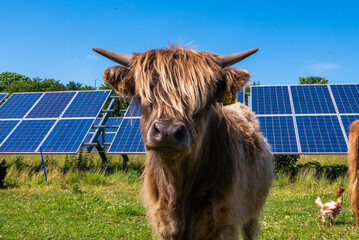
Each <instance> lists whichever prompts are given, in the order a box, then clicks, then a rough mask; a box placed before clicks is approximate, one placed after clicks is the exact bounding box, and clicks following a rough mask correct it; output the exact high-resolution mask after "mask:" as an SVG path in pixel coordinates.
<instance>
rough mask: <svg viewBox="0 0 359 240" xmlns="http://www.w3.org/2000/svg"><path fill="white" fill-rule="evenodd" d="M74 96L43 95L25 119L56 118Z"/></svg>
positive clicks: (72, 93) (65, 93) (59, 93)
mask: <svg viewBox="0 0 359 240" xmlns="http://www.w3.org/2000/svg"><path fill="white" fill-rule="evenodd" d="M75 94H76V93H75V92H49V93H45V95H44V96H43V97H42V98H41V100H40V101H39V102H38V103H37V104H36V106H35V107H34V108H33V109H32V110H31V112H30V113H29V114H28V115H27V116H26V118H58V117H60V115H61V114H62V112H63V111H64V109H65V108H66V106H67V105H68V104H69V103H70V101H71V99H72V98H73V97H74V95H75Z"/></svg>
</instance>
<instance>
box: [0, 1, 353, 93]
mask: <svg viewBox="0 0 359 240" xmlns="http://www.w3.org/2000/svg"><path fill="white" fill-rule="evenodd" d="M358 9H359V2H358V1H330V0H329V1H313V0H312V1H305V0H304V1H255V0H252V1H239V0H238V1H215V2H211V1H196V2H192V1H133V2H132V1H108V0H103V1H94V0H92V1H58V0H52V1H26V0H25V1H17V0H13V1H1V3H0V23H1V28H0V30H1V34H0V72H3V71H10V72H17V73H21V74H24V75H26V76H29V77H31V78H32V77H37V76H38V77H40V78H54V79H57V80H60V81H61V82H62V83H64V84H66V83H68V82H69V81H76V82H80V83H83V84H86V85H92V86H94V84H95V79H97V86H99V84H100V83H101V82H102V73H103V71H104V70H105V69H106V68H107V67H110V66H113V65H115V63H113V62H111V61H110V60H107V59H105V58H104V57H102V56H99V55H97V54H96V53H95V52H93V51H92V49H91V48H92V47H100V48H105V49H109V50H113V51H117V52H122V53H133V52H142V51H145V50H149V49H152V48H164V47H167V43H168V42H173V43H178V42H179V43H183V44H187V43H191V46H192V47H194V48H195V49H197V50H204V51H209V52H214V53H217V54H231V53H235V52H239V51H243V50H246V49H249V48H259V51H258V52H257V53H256V54H255V55H253V56H251V57H250V58H248V59H246V60H244V61H242V62H240V63H238V64H236V65H234V66H235V67H241V68H245V69H247V70H248V71H250V72H251V73H252V80H253V81H260V83H261V85H279V84H297V83H298V77H299V76H321V77H325V78H327V79H328V80H329V83H359V20H358V15H357V14H358V13H357V10H358Z"/></svg>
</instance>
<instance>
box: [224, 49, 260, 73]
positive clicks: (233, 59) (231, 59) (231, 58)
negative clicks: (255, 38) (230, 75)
mask: <svg viewBox="0 0 359 240" xmlns="http://www.w3.org/2000/svg"><path fill="white" fill-rule="evenodd" d="M257 51H258V48H252V49H249V50H246V51H243V52H239V53H235V54H230V55H220V56H218V58H219V59H220V60H221V65H222V68H225V67H229V66H231V65H233V64H235V63H237V62H239V61H242V60H243V59H245V58H247V57H249V56H250V55H252V54H253V53H255V52H257Z"/></svg>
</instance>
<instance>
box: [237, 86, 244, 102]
mask: <svg viewBox="0 0 359 240" xmlns="http://www.w3.org/2000/svg"><path fill="white" fill-rule="evenodd" d="M243 91H244V88H242V89H241V91H240V92H237V102H241V103H244V92H243Z"/></svg>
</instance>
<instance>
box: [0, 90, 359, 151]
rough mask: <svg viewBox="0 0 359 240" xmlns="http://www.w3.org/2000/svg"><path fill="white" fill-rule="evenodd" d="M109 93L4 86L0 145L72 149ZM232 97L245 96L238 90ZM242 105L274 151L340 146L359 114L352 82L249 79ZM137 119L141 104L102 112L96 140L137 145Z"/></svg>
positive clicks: (120, 146) (114, 147)
mask: <svg viewBox="0 0 359 240" xmlns="http://www.w3.org/2000/svg"><path fill="white" fill-rule="evenodd" d="M109 95H110V91H79V92H46V93H14V94H12V95H11V96H10V97H9V98H8V99H7V100H6V101H5V102H4V103H3V104H2V105H1V106H0V129H1V131H0V153H38V152H40V148H41V150H42V151H43V152H44V153H75V152H77V151H78V150H79V149H80V147H81V145H82V144H83V142H88V141H89V140H90V139H91V137H92V136H93V134H94V131H95V130H94V129H91V127H92V126H94V125H95V126H96V125H98V124H99V123H100V122H101V119H98V118H96V117H97V116H98V114H99V112H100V111H101V109H102V107H103V106H104V103H105V101H106V100H107V99H108V97H109ZM6 96H7V94H0V102H1V100H2V99H5V98H6ZM237 100H238V102H242V103H245V102H246V95H245V94H244V92H243V91H242V92H239V93H238V94H237ZM248 105H249V107H250V108H251V109H252V110H253V111H254V112H255V113H256V116H257V118H258V120H259V122H260V127H261V130H262V132H263V134H264V135H265V136H266V137H267V139H268V142H269V144H270V145H271V147H272V151H273V153H275V154H340V153H347V147H348V134H349V126H350V124H351V123H352V122H353V121H355V120H357V119H359V84H338V85H293V86H290V85H283V86H252V87H251V94H250V97H249V98H248ZM140 121H141V106H140V105H139V104H137V103H136V102H135V101H131V102H130V107H129V108H128V109H127V111H126V113H125V115H124V117H123V118H108V120H107V122H106V123H105V124H106V126H107V127H106V129H105V130H104V133H105V134H104V135H103V133H101V134H100V136H99V137H98V140H99V141H100V143H101V144H103V143H106V144H108V143H110V142H111V145H110V148H109V150H108V153H144V152H145V148H144V142H143V139H142V135H141V130H140ZM111 126H113V127H111ZM117 127H118V129H117Z"/></svg>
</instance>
